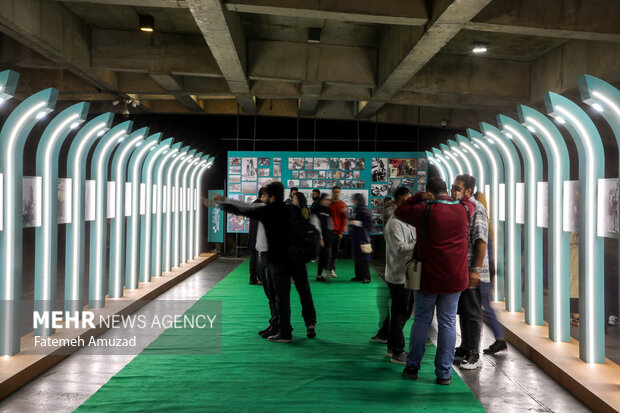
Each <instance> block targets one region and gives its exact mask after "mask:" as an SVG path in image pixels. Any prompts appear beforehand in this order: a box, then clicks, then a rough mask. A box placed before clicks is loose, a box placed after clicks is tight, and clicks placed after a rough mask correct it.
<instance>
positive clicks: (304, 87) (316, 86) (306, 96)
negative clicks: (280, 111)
mask: <svg viewBox="0 0 620 413" xmlns="http://www.w3.org/2000/svg"><path fill="white" fill-rule="evenodd" d="M322 88H323V84H322V83H321V82H303V83H302V84H301V98H300V99H299V109H298V110H299V115H300V116H312V115H314V113H315V111H316V107H317V105H318V104H319V99H320V97H321V89H322Z"/></svg>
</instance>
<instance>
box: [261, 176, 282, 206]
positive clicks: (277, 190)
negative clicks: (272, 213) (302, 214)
mask: <svg viewBox="0 0 620 413" xmlns="http://www.w3.org/2000/svg"><path fill="white" fill-rule="evenodd" d="M265 191H267V196H269V197H270V198H271V197H274V198H275V199H276V202H283V201H284V185H282V182H278V181H276V182H272V183H270V184H269V185H267V186H266V187H265Z"/></svg>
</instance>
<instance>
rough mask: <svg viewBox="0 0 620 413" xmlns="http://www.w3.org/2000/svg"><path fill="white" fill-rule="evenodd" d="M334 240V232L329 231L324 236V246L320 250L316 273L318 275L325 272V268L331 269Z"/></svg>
mask: <svg viewBox="0 0 620 413" xmlns="http://www.w3.org/2000/svg"><path fill="white" fill-rule="evenodd" d="M333 240H334V235H333V233H327V234H325V236H324V237H323V246H322V247H321V251H320V252H319V262H318V265H317V271H316V275H317V277H319V276H321V275H322V274H323V270H330V269H331V268H330V265H331V257H332V242H333Z"/></svg>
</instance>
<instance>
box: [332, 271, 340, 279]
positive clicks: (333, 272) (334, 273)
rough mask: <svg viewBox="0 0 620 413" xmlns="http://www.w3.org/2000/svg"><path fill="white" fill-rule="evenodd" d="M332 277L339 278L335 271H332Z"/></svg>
mask: <svg viewBox="0 0 620 413" xmlns="http://www.w3.org/2000/svg"><path fill="white" fill-rule="evenodd" d="M331 277H332V278H338V276H337V275H336V271H335V270H332V271H331Z"/></svg>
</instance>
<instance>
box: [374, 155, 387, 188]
mask: <svg viewBox="0 0 620 413" xmlns="http://www.w3.org/2000/svg"><path fill="white" fill-rule="evenodd" d="M371 165H372V167H371V179H372V181H373V182H385V181H387V158H372V161H371Z"/></svg>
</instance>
